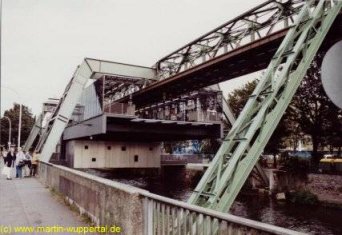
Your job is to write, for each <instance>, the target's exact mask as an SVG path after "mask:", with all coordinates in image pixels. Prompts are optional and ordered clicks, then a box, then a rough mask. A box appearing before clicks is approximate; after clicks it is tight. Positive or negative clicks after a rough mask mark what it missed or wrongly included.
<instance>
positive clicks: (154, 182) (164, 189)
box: [87, 167, 342, 235]
mask: <svg viewBox="0 0 342 235" xmlns="http://www.w3.org/2000/svg"><path fill="white" fill-rule="evenodd" d="M87 172H89V173H92V174H96V175H98V176H101V177H104V178H107V179H112V180H115V181H118V182H121V183H125V184H129V185H132V186H135V187H139V188H142V189H146V190H148V191H150V192H152V193H155V194H159V195H162V196H166V197H170V198H173V199H178V200H181V201H186V200H187V199H188V198H189V196H190V195H191V191H192V190H193V189H194V188H195V186H196V184H197V183H198V181H199V179H200V175H198V176H192V177H189V174H188V173H187V172H186V171H185V169H184V168H178V167H168V168H164V170H163V173H162V174H161V175H158V176H149V177H147V176H145V177H141V176H133V175H128V174H124V175H123V174H122V173H119V174H118V173H113V172H110V171H105V172H104V171H95V170H87ZM230 213H232V214H234V215H237V216H241V217H245V218H248V219H252V220H257V221H261V222H264V223H269V224H273V225H277V226H280V227H284V228H289V229H293V230H296V231H301V232H306V233H311V234H324V235H329V234H336V235H341V234H342V209H334V208H327V207H323V206H299V205H294V204H291V203H286V202H279V201H275V200H271V199H269V198H267V197H266V198H260V197H256V196H246V195H239V196H238V198H237V200H236V202H235V203H234V205H233V206H232V209H231V210H230Z"/></svg>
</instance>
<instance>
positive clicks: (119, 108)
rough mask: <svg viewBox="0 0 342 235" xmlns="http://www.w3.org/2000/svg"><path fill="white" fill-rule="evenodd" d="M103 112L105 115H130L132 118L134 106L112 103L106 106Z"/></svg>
mask: <svg viewBox="0 0 342 235" xmlns="http://www.w3.org/2000/svg"><path fill="white" fill-rule="evenodd" d="M103 111H104V112H105V113H112V114H122V115H132V116H133V115H134V113H135V105H133V104H125V103H115V102H113V103H109V104H106V105H105V106H104V108H103Z"/></svg>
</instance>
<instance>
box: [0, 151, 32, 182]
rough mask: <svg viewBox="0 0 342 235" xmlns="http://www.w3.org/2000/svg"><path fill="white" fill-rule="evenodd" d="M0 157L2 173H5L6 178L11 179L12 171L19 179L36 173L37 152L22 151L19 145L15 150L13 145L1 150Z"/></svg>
mask: <svg viewBox="0 0 342 235" xmlns="http://www.w3.org/2000/svg"><path fill="white" fill-rule="evenodd" d="M2 157H3V159H4V168H3V169H2V174H4V175H6V179H7V180H11V179H12V175H14V173H15V176H16V178H19V179H20V178H24V177H30V176H35V175H36V174H37V166H38V155H37V153H34V154H32V153H31V152H29V151H27V152H24V151H23V150H22V148H20V147H19V148H18V149H17V151H15V149H14V147H10V149H9V151H8V152H5V151H4V152H3V154H2Z"/></svg>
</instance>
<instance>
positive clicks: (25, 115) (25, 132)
mask: <svg viewBox="0 0 342 235" xmlns="http://www.w3.org/2000/svg"><path fill="white" fill-rule="evenodd" d="M4 116H6V117H9V118H10V119H11V122H12V140H11V142H12V143H13V144H17V140H18V125H19V104H16V103H15V104H14V105H13V108H11V109H9V110H6V111H5V112H4ZM34 122H35V119H34V117H33V115H32V113H31V110H30V109H29V108H28V107H27V106H25V105H23V106H22V119H21V139H20V145H21V146H22V145H23V144H24V143H25V141H26V139H27V138H28V136H29V134H30V131H31V129H32V126H33V124H34ZM0 125H1V134H0V138H1V139H0V144H1V145H5V146H7V142H8V132H9V124H8V121H7V119H5V118H4V117H3V118H1V119H0Z"/></svg>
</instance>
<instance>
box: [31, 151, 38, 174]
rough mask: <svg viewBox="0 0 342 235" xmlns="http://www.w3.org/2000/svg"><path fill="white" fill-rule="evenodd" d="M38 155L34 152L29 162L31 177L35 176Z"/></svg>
mask: <svg viewBox="0 0 342 235" xmlns="http://www.w3.org/2000/svg"><path fill="white" fill-rule="evenodd" d="M38 160H39V155H38V152H34V153H33V155H32V160H31V176H36V174H37V167H38Z"/></svg>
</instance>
